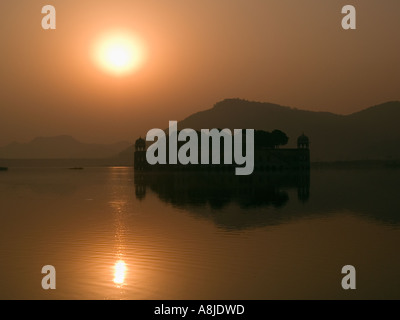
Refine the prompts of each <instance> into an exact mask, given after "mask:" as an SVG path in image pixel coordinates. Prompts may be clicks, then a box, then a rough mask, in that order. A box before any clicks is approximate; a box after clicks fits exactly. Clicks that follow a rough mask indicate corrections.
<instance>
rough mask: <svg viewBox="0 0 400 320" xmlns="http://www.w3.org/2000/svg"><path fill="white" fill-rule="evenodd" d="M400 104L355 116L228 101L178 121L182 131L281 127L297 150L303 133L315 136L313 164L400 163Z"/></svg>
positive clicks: (312, 141) (312, 149)
mask: <svg viewBox="0 0 400 320" xmlns="http://www.w3.org/2000/svg"><path fill="white" fill-rule="evenodd" d="M399 119H400V102H399V101H393V102H387V103H383V104H380V105H377V106H373V107H370V108H367V109H364V110H362V111H360V112H356V113H353V114H350V115H338V114H333V113H329V112H315V111H305V110H299V109H295V108H290V107H284V106H280V105H277V104H272V103H262V102H251V101H246V100H241V99H226V100H223V101H221V102H218V103H216V104H215V105H214V107H213V108H211V109H209V110H205V111H201V112H198V113H195V114H193V115H191V116H189V117H187V118H186V119H184V120H182V121H180V122H179V123H178V129H184V128H193V129H196V130H199V129H202V128H229V129H240V128H251V129H258V130H266V131H272V130H274V129H279V130H282V131H284V132H285V133H286V134H287V135H288V137H289V143H288V144H287V146H286V147H295V146H296V140H297V137H298V136H299V135H301V134H302V133H303V132H304V134H306V135H307V136H308V137H309V138H310V144H311V146H310V149H311V161H353V160H389V159H400V128H399Z"/></svg>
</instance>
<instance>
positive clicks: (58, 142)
mask: <svg viewBox="0 0 400 320" xmlns="http://www.w3.org/2000/svg"><path fill="white" fill-rule="evenodd" d="M128 146H129V143H128V142H118V143H115V144H110V145H103V144H91V143H82V142H80V141H78V140H76V139H74V138H73V137H71V136H68V135H61V136H55V137H38V138H35V139H33V140H32V141H30V142H28V143H17V142H13V143H10V144H8V145H6V146H4V147H0V158H1V159H76V158H79V159H95V158H107V157H112V156H115V155H116V154H118V153H119V152H121V151H122V150H124V149H126V148H127V147H128Z"/></svg>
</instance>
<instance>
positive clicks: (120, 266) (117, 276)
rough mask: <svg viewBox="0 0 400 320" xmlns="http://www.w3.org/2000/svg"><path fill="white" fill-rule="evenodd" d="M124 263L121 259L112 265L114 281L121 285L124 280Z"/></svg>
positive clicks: (125, 268)
mask: <svg viewBox="0 0 400 320" xmlns="http://www.w3.org/2000/svg"><path fill="white" fill-rule="evenodd" d="M126 270H127V267H126V263H125V262H124V261H122V260H119V261H117V263H116V264H115V266H114V283H115V284H117V285H119V286H121V285H123V284H124V282H125V275H126Z"/></svg>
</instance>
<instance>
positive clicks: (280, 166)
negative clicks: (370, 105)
mask: <svg viewBox="0 0 400 320" xmlns="http://www.w3.org/2000/svg"><path fill="white" fill-rule="evenodd" d="M258 133H266V132H264V131H258ZM167 140H168V139H167ZM255 140H256V144H255V147H254V172H284V171H309V169H310V142H309V138H308V137H307V136H306V135H304V133H303V134H302V135H301V136H299V137H298V139H297V148H278V147H277V146H272V147H271V146H264V145H262V144H260V143H257V135H256V136H255ZM183 143H184V142H180V144H181V145H182V144H183ZM146 150H147V145H146V141H145V140H144V139H143V138H141V137H140V138H139V139H137V140H136V142H135V153H134V169H135V171H143V172H152V171H153V172H157V171H171V172H176V171H211V172H214V171H215V172H230V171H233V170H234V168H235V164H224V163H223V160H222V159H221V163H220V164H211V162H210V164H202V165H192V164H188V165H182V164H179V163H178V164H168V163H167V164H155V165H150V164H149V163H148V162H147V160H146ZM221 150H223V143H221ZM210 154H211V150H210ZM221 154H222V152H221ZM199 157H200V152H199ZM199 163H200V159H199Z"/></svg>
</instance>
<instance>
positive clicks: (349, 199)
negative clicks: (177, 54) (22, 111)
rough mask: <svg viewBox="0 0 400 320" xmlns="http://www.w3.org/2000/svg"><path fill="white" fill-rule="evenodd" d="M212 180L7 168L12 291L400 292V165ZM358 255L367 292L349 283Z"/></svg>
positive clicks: (16, 294) (0, 229)
mask: <svg viewBox="0 0 400 320" xmlns="http://www.w3.org/2000/svg"><path fill="white" fill-rule="evenodd" d="M203 178H204V175H203ZM207 179H208V180H207ZM207 179H205V180H204V179H203V180H202V179H201V178H199V177H196V176H194V177H192V176H190V177H187V176H183V175H181V176H179V175H178V176H176V175H175V176H162V175H160V177H158V176H152V177H150V178H149V177H143V176H140V175H139V176H138V175H135V174H134V172H133V169H131V168H86V169H84V170H68V169H64V168H11V169H10V170H9V171H8V172H0V270H1V272H0V298H1V299H10V298H18V299H311V298H312V299H336V298H340V299H354V298H356V299H360V298H374V299H384V298H386V299H388V298H389V299H399V298H400V257H399V245H400V228H399V225H400V197H399V195H400V183H399V181H400V170H395V169H373V170H361V169H360V170H334V169H325V170H312V171H311V174H310V177H309V180H308V179H306V180H303V177H300V178H298V177H297V178H295V179H290V178H289V179H288V178H287V177H278V178H277V179H275V178H273V179H272V180H271V181H269V180H268V179H269V178H268V179H266V178H265V177H261V178H259V184H258V185H257V184H256V185H255V186H256V187H254V183H253V182H251V181H250V182H251V183H249V181H247V182H246V180H243V181H239V182H238V181H236V180H235V179H236V178H235V177H234V176H233V177H225V178H224V179H226V181H222V180H223V179H219V178H218V177H211V178H207ZM267 180H268V181H267ZM299 181H300V182H299ZM246 183H247V184H246ZM223 186H225V187H223ZM257 186H260V187H257ZM47 264H50V265H54V266H55V267H56V270H57V289H56V290H48V291H45V290H43V289H42V288H41V279H42V274H41V268H42V266H44V265H47ZM346 264H352V265H354V266H355V267H356V269H357V290H354V291H344V290H343V289H342V288H341V285H340V283H341V279H342V275H341V273H340V272H341V268H342V266H344V265H346Z"/></svg>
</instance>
